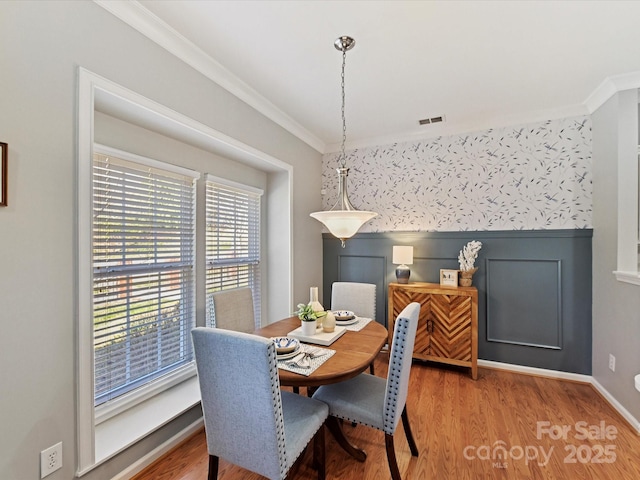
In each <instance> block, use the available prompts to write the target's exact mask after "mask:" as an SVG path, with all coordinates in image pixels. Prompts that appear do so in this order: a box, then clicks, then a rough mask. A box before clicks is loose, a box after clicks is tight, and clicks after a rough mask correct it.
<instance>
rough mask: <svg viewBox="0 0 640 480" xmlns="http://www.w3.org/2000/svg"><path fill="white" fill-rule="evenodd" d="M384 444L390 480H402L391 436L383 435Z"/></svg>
mask: <svg viewBox="0 0 640 480" xmlns="http://www.w3.org/2000/svg"><path fill="white" fill-rule="evenodd" d="M384 444H385V446H386V447H387V461H388V462H389V470H390V471H391V480H402V477H400V470H399V469H398V462H397V460H396V450H395V447H394V445H393V435H389V434H388V433H385V434H384Z"/></svg>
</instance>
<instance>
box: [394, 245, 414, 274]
mask: <svg viewBox="0 0 640 480" xmlns="http://www.w3.org/2000/svg"><path fill="white" fill-rule="evenodd" d="M391 262H392V263H394V264H395V265H399V266H398V268H396V279H397V280H398V283H409V276H410V275H411V270H409V267H407V265H411V264H412V263H413V247H412V246H405V245H394V246H393V259H392V260H391Z"/></svg>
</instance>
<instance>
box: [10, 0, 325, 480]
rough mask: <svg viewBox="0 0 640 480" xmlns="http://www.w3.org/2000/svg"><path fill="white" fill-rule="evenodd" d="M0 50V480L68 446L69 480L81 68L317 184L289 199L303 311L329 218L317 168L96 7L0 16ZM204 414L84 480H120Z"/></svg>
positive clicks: (311, 154)
mask: <svg viewBox="0 0 640 480" xmlns="http://www.w3.org/2000/svg"><path fill="white" fill-rule="evenodd" d="M0 45H2V47H1V48H0V64H2V65H3V73H2V75H0V91H1V92H2V95H0V111H2V115H1V116H0V136H1V138H0V141H3V142H7V143H8V144H9V176H8V181H9V195H8V201H9V206H8V207H6V208H2V209H0V320H1V324H2V326H3V335H2V339H1V340H0V362H1V363H2V365H3V367H2V374H1V378H0V385H1V388H2V394H1V395H0V412H1V413H0V415H2V417H1V418H0V424H1V425H2V435H1V436H0V477H1V478H2V479H3V480H4V479H6V480H27V479H36V478H40V473H39V452H40V451H41V450H43V449H44V448H46V447H49V446H51V445H53V444H55V443H56V442H59V441H62V442H63V447H64V455H63V468H62V469H61V470H60V471H58V472H55V473H54V474H52V475H50V476H49V477H47V478H48V479H51V480H60V479H70V478H73V476H74V472H75V465H76V458H75V444H76V433H75V427H76V426H75V418H76V416H75V412H76V403H75V397H76V388H75V365H74V358H75V351H76V339H75V325H76V316H75V305H76V299H75V288H74V278H75V254H76V248H75V245H74V243H75V224H76V218H75V213H74V212H75V203H74V202H75V192H76V183H75V169H76V153H77V152H76V143H77V140H76V130H77V125H76V124H77V73H78V67H79V66H81V67H84V68H86V69H88V70H90V71H92V72H95V73H96V74H98V75H102V76H103V77H105V78H107V79H109V80H112V81H114V82H116V83H118V84H120V85H122V86H124V87H126V88H128V89H130V90H133V91H135V92H137V93H139V94H141V95H143V96H145V97H147V98H150V99H152V100H154V101H156V102H158V103H160V104H162V105H165V106H167V107H169V108H171V109H173V110H176V111H178V112H180V113H182V114H184V115H186V116H188V117H191V118H193V119H195V120H197V121H199V122H201V123H203V124H205V125H207V126H209V127H211V128H214V129H216V130H218V131H221V132H223V133H225V134H227V135H229V136H231V137H233V138H235V139H237V140H239V141H241V142H243V143H245V144H248V145H250V146H252V147H254V148H256V149H258V150H260V151H263V152H265V153H267V154H269V155H271V156H273V157H276V158H278V159H280V160H282V161H284V162H286V163H288V164H290V165H292V166H293V169H294V180H295V179H299V178H307V179H311V186H310V185H309V182H305V183H304V184H303V183H302V182H297V183H294V186H293V198H294V208H293V214H292V215H293V216H292V218H291V221H292V222H293V225H294V231H293V243H294V245H295V248H294V256H293V277H294V280H295V281H294V285H295V287H294V291H293V298H294V299H295V300H296V301H297V300H298V299H305V298H307V297H308V291H309V290H308V287H309V286H311V285H318V284H320V282H321V263H322V260H321V249H322V247H321V246H322V244H321V236H320V226H319V224H318V222H316V221H315V220H313V219H311V218H309V216H308V212H310V211H314V210H318V209H319V208H320V204H321V202H320V195H319V190H320V177H321V165H320V163H321V156H320V154H318V153H317V152H316V151H315V150H313V149H311V148H310V147H309V146H308V145H306V144H305V143H303V142H301V141H300V140H298V139H296V138H294V137H293V136H292V135H290V134H289V133H288V132H286V131H285V130H284V129H282V128H281V127H279V126H278V125H276V124H274V123H273V122H271V121H269V120H268V119H266V118H265V117H264V116H262V115H260V114H259V113H257V112H256V111H255V110H253V109H252V108H251V107H249V106H247V105H246V104H244V103H243V102H241V101H240V100H238V99H237V98H236V97H234V96H232V95H231V94H229V93H228V92H227V91H225V90H223V89H222V88H220V87H218V86H217V85H215V84H214V83H213V82H211V81H210V80H208V79H207V78H205V77H204V76H202V75H201V74H199V73H197V72H196V71H195V70H193V69H192V68H190V67H188V66H187V65H186V64H184V63H183V62H182V61H180V60H178V59H177V58H175V57H173V56H172V55H170V54H169V53H167V52H166V51H165V50H163V49H162V48H160V47H159V46H158V45H156V44H154V43H153V42H151V41H150V40H148V39H147V38H146V37H143V36H142V35H141V34H140V33H138V32H136V31H134V30H133V29H132V28H131V27H129V26H127V25H126V24H124V23H123V22H121V21H120V20H118V19H117V18H115V17H114V16H113V15H111V14H110V13H108V12H107V11H105V10H104V9H102V8H101V7H99V6H98V5H96V4H95V3H93V2H89V1H84V2H79V1H68V2H67V1H61V2H0ZM314 179H317V182H316V181H315V180H314ZM278 181H281V179H278V178H273V179H272V178H268V179H267V185H269V184H270V183H272V182H278ZM285 217H288V214H285ZM270 240H272V239H270ZM271 273H273V272H271ZM291 308H293V305H292V306H291ZM198 414H199V412H198V410H197V409H195V410H193V411H191V412H189V413H187V414H186V415H184V416H183V417H181V418H179V419H178V420H176V421H174V422H173V423H170V424H169V425H167V426H165V427H163V428H162V429H161V430H159V431H157V432H156V433H154V434H153V435H150V436H149V437H148V438H146V439H145V440H143V441H141V442H139V443H138V444H136V445H134V446H133V447H131V448H130V449H128V450H127V451H125V452H124V453H123V454H121V455H119V456H118V457H116V458H114V459H113V460H111V461H109V462H108V463H107V464H104V465H102V466H101V467H99V468H98V469H97V470H95V471H92V472H91V473H89V474H87V475H86V476H85V477H83V478H86V479H90V480H94V479H105V478H111V477H112V476H113V475H115V474H117V473H118V472H120V471H121V470H122V469H123V468H125V467H127V466H129V465H130V464H131V463H133V462H134V461H135V460H137V459H138V458H140V457H142V456H143V455H144V454H145V453H147V452H148V451H150V450H152V449H153V448H155V447H156V446H158V445H160V444H161V443H162V442H164V441H165V440H166V439H167V438H169V437H170V436H172V435H173V434H174V433H176V432H177V431H179V430H180V429H181V428H182V427H183V426H185V425H188V424H190V423H191V422H193V421H194V419H195V418H197V417H198Z"/></svg>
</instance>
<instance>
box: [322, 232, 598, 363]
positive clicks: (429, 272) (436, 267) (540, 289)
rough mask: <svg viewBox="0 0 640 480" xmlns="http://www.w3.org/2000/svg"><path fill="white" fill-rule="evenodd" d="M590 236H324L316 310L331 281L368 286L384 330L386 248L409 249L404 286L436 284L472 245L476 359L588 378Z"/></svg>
mask: <svg viewBox="0 0 640 480" xmlns="http://www.w3.org/2000/svg"><path fill="white" fill-rule="evenodd" d="M592 236H593V231H592V230H590V229H578V230H526V231H525V230H517V231H476V232H388V233H359V234H357V235H356V236H355V237H354V238H352V239H350V240H347V242H346V246H345V248H341V245H340V241H339V240H337V239H335V238H334V237H332V236H331V235H329V234H324V235H323V248H324V253H323V261H324V265H323V293H324V303H323V305H330V303H331V284H332V283H333V282H335V281H362V282H368V283H375V284H376V286H377V295H378V298H377V320H378V322H380V323H382V324H385V325H386V321H387V318H386V311H387V307H388V301H387V289H388V284H389V283H390V282H395V267H396V266H395V265H393V264H392V263H391V252H392V247H393V245H413V247H414V254H413V256H414V262H413V265H410V266H409V267H410V268H411V278H410V282H434V283H438V281H439V272H440V269H441V268H446V269H453V270H456V269H458V261H457V257H458V252H459V251H460V249H462V247H463V246H464V245H465V244H466V243H467V242H469V241H471V240H479V241H481V242H482V244H483V246H482V249H481V250H480V254H479V255H478V259H477V260H476V266H477V267H479V270H478V272H477V273H476V274H475V275H474V277H473V285H474V286H475V287H476V288H477V289H478V357H479V358H481V359H485V360H493V361H497V362H504V363H511V364H515V365H525V366H531V367H539V368H547V369H552V370H559V371H565V372H573V373H581V374H586V375H590V374H591V240H592Z"/></svg>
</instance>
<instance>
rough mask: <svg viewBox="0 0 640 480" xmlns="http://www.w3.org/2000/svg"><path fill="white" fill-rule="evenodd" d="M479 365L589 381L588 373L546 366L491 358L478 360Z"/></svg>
mask: <svg viewBox="0 0 640 480" xmlns="http://www.w3.org/2000/svg"><path fill="white" fill-rule="evenodd" d="M478 366H479V367H486V368H493V369H495V370H507V371H509V372H516V373H526V374H528V375H537V376H540V377H548V378H557V379H560V380H571V381H572V382H580V383H591V381H592V377H591V376H590V375H582V374H580V373H569V372H560V371H558V370H547V369H546V368H537V367H525V366H524V365H514V364H511V363H502V362H494V361H491V360H478Z"/></svg>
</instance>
